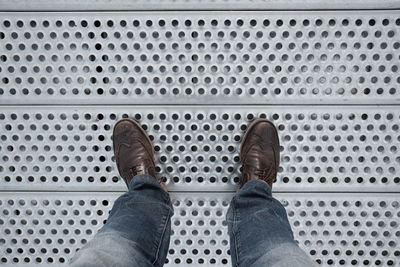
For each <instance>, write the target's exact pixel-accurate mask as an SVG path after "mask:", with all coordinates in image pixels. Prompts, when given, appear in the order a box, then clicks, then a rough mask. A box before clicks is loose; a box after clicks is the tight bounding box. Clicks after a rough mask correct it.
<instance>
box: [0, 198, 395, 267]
mask: <svg viewBox="0 0 400 267" xmlns="http://www.w3.org/2000/svg"><path fill="white" fill-rule="evenodd" d="M118 195H119V194H118V193H91V194H90V195H88V194H86V193H76V192H69V193H68V194H66V193H11V192H10V193H2V195H1V196H0V214H1V217H0V232H1V235H0V244H1V246H0V262H1V264H3V265H7V266H32V264H38V265H54V266H60V265H66V264H67V262H68V260H69V259H70V258H71V257H72V256H73V255H74V254H75V251H76V250H77V249H79V248H80V247H82V246H83V245H84V244H86V243H87V242H88V241H90V240H91V239H92V238H93V236H94V235H95V233H96V232H97V230H98V229H99V228H100V227H101V226H102V225H103V223H104V222H105V220H106V219H107V215H108V212H109V210H110V209H111V207H112V204H113V201H114V200H115V199H116V198H117V197H118ZM171 197H172V199H173V206H174V210H175V215H174V217H173V218H172V230H173V234H172V236H171V243H170V249H169V253H168V261H167V264H166V266H188V265H195V266H199V265H200V266H231V263H230V256H229V254H228V253H229V252H228V251H229V237H228V234H227V227H226V221H225V215H226V211H227V209H228V206H229V202H230V199H231V197H232V195H231V194H224V193H196V194H192V193H178V194H172V196H171ZM276 197H277V198H278V199H279V200H280V201H281V202H282V203H283V204H284V206H285V208H286V210H287V213H288V216H289V220H290V223H291V225H292V227H293V232H294V235H295V239H296V240H297V242H298V243H299V246H300V247H301V248H302V249H303V250H304V251H305V252H306V253H307V254H309V255H310V256H311V257H312V258H313V259H315V260H316V261H317V262H319V263H321V264H322V266H398V265H399V263H400V250H399V239H400V231H399V221H400V202H399V199H398V197H397V196H395V195H392V194H356V195H354V194H318V193H314V194H298V193H296V194H284V193H281V194H276Z"/></svg>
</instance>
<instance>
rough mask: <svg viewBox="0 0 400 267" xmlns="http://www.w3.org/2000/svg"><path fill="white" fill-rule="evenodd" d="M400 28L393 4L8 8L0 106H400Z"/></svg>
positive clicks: (0, 39)
mask: <svg viewBox="0 0 400 267" xmlns="http://www.w3.org/2000/svg"><path fill="white" fill-rule="evenodd" d="M399 29H400V17H399V14H398V13H396V12H393V13H391V12H389V11H385V12H377V11H370V12H357V13H354V12H331V13H329V12H325V13H324V12H307V13H304V12H296V13H290V12H278V13H275V12H262V13H260V12H246V13H244V12H237V13H235V14H234V15H228V14H226V13H223V12H215V13H212V15H211V14H210V13H205V12H192V13H186V14H185V15H182V14H181V15H179V16H177V15H175V14H173V13H156V12H153V13H151V12H148V13H104V14H101V15H97V14H91V13H87V14H85V13H82V14H79V13H60V14H58V13H46V14H29V13H28V14H24V13H13V14H7V13H3V14H1V16H0V63H1V65H0V77H1V78H0V103H5V104H10V103H24V104H26V103H50V104H54V103H68V104H69V103H96V104H98V103H114V104H115V103H140V104H143V103H151V104H156V103H185V104H186V103H194V104H198V103H207V104H208V103H224V104H226V103H243V101H245V102H247V103H298V102H299V101H301V102H302V103H321V101H324V102H325V103H337V101H340V100H343V99H346V100H347V101H346V102H340V103H344V104H347V103H349V104H350V103H376V101H379V103H399V97H398V96H399V91H398V87H399V84H400V77H399V73H400V72H399V59H400V57H399V56H400V42H399V38H398V36H399ZM396 96H397V97H396Z"/></svg>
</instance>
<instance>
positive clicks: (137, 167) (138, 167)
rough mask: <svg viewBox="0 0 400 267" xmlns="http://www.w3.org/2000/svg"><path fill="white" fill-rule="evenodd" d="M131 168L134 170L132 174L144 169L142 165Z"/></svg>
mask: <svg viewBox="0 0 400 267" xmlns="http://www.w3.org/2000/svg"><path fill="white" fill-rule="evenodd" d="M129 170H130V171H131V172H132V175H136V174H137V173H139V172H142V171H144V169H143V166H142V165H137V166H133V167H131V168H130V169H129Z"/></svg>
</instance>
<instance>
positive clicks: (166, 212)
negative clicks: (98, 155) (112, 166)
mask: <svg viewBox="0 0 400 267" xmlns="http://www.w3.org/2000/svg"><path fill="white" fill-rule="evenodd" d="M113 146H114V155H115V161H116V163H117V167H118V171H119V174H120V175H121V177H122V178H123V179H124V181H125V183H126V185H127V186H128V192H127V193H125V194H124V195H122V196H121V197H119V198H118V199H117V200H116V201H115V203H114V207H113V208H112V210H111V213H110V216H109V218H108V220H107V223H106V224H105V225H104V226H103V228H102V229H101V230H100V231H99V232H98V233H97V234H96V236H95V237H94V239H93V240H92V241H91V242H89V243H88V244H87V245H86V246H85V247H84V248H83V249H81V250H80V251H79V252H78V253H77V254H76V256H75V257H74V258H73V259H72V262H71V265H72V266H73V267H88V266H96V267H102V266H104V267H110V266H118V267H124V266H129V267H148V266H162V265H163V264H164V262H165V259H166V257H167V251H168V246H169V239H170V235H171V216H172V214H173V210H172V205H171V200H170V198H169V195H168V193H167V192H166V191H164V189H163V188H162V187H161V185H160V182H159V181H158V180H157V179H156V178H155V177H156V173H155V164H154V148H153V144H152V142H151V139H150V137H149V136H148V135H147V133H146V131H144V130H143V128H142V127H141V126H140V124H139V123H138V122H137V121H135V120H132V119H122V120H120V121H118V122H117V123H116V124H115V126H114V132H113Z"/></svg>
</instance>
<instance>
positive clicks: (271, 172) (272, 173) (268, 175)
mask: <svg viewBox="0 0 400 267" xmlns="http://www.w3.org/2000/svg"><path fill="white" fill-rule="evenodd" d="M254 174H255V175H257V176H258V178H259V179H261V180H264V181H267V180H273V179H275V177H276V174H277V171H276V168H274V166H273V165H271V166H269V168H265V169H257V170H256V171H255V172H254Z"/></svg>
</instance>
